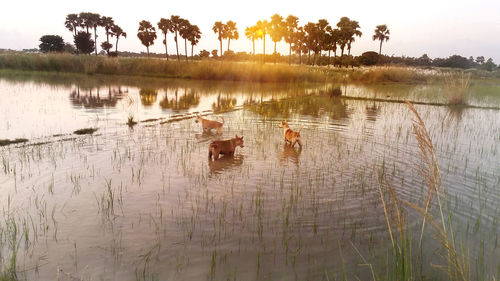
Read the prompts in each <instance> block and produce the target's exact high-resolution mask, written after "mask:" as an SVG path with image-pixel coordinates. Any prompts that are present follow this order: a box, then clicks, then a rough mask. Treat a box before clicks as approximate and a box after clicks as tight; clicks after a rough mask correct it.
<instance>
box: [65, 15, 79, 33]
mask: <svg viewBox="0 0 500 281" xmlns="http://www.w3.org/2000/svg"><path fill="white" fill-rule="evenodd" d="M81 24H82V19H81V18H80V17H79V16H78V15H77V14H68V15H67V16H66V21H65V22H64V26H66V28H67V29H68V30H69V31H71V32H73V33H74V36H76V32H77V30H76V29H77V27H79V26H81Z"/></svg>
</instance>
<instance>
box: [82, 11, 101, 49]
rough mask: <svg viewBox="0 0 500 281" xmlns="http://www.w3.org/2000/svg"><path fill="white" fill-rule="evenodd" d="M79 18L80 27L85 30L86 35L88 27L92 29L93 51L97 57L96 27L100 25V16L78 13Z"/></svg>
mask: <svg viewBox="0 0 500 281" xmlns="http://www.w3.org/2000/svg"><path fill="white" fill-rule="evenodd" d="M80 18H81V19H82V25H83V26H84V27H85V28H87V33H89V27H90V28H94V44H95V47H94V50H95V55H96V56H97V27H98V26H100V25H101V16H100V15H99V14H95V13H80Z"/></svg>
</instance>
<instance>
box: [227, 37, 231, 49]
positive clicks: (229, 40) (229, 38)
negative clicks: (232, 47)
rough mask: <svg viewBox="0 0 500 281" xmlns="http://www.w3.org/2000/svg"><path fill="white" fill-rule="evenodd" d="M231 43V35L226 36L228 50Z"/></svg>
mask: <svg viewBox="0 0 500 281" xmlns="http://www.w3.org/2000/svg"><path fill="white" fill-rule="evenodd" d="M230 43H231V37H228V38H227V50H228V51H229V44H230Z"/></svg>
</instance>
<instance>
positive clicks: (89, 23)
mask: <svg viewBox="0 0 500 281" xmlns="http://www.w3.org/2000/svg"><path fill="white" fill-rule="evenodd" d="M64 25H65V26H66V28H67V29H68V30H69V31H71V32H72V33H73V36H74V37H75V38H76V36H77V35H78V28H81V29H82V31H84V32H86V33H87V34H89V35H90V30H89V29H94V44H95V46H94V50H95V55H96V56H97V28H98V27H102V28H104V31H105V32H106V41H105V42H103V43H102V44H101V48H102V49H104V50H106V52H107V54H108V55H109V50H110V49H111V48H112V47H113V44H111V43H109V37H110V36H111V37H116V44H115V48H116V49H115V52H116V53H118V40H119V39H120V37H125V38H127V33H126V32H124V31H123V29H122V28H121V27H120V26H118V25H117V24H115V22H114V20H113V18H112V17H106V16H101V15H99V14H96V13H89V12H82V13H80V14H68V15H67V16H66V20H65V22H64Z"/></svg>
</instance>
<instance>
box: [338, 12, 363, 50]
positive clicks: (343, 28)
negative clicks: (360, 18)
mask: <svg viewBox="0 0 500 281" xmlns="http://www.w3.org/2000/svg"><path fill="white" fill-rule="evenodd" d="M337 27H338V28H339V31H340V39H339V45H340V49H341V55H342V56H343V55H344V49H345V47H346V46H347V50H348V54H351V45H352V43H353V42H354V37H355V36H358V37H361V35H363V34H362V33H361V31H359V30H358V28H360V27H359V23H358V22H357V21H353V20H350V19H349V18H348V17H342V18H340V21H339V22H338V23H337Z"/></svg>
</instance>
